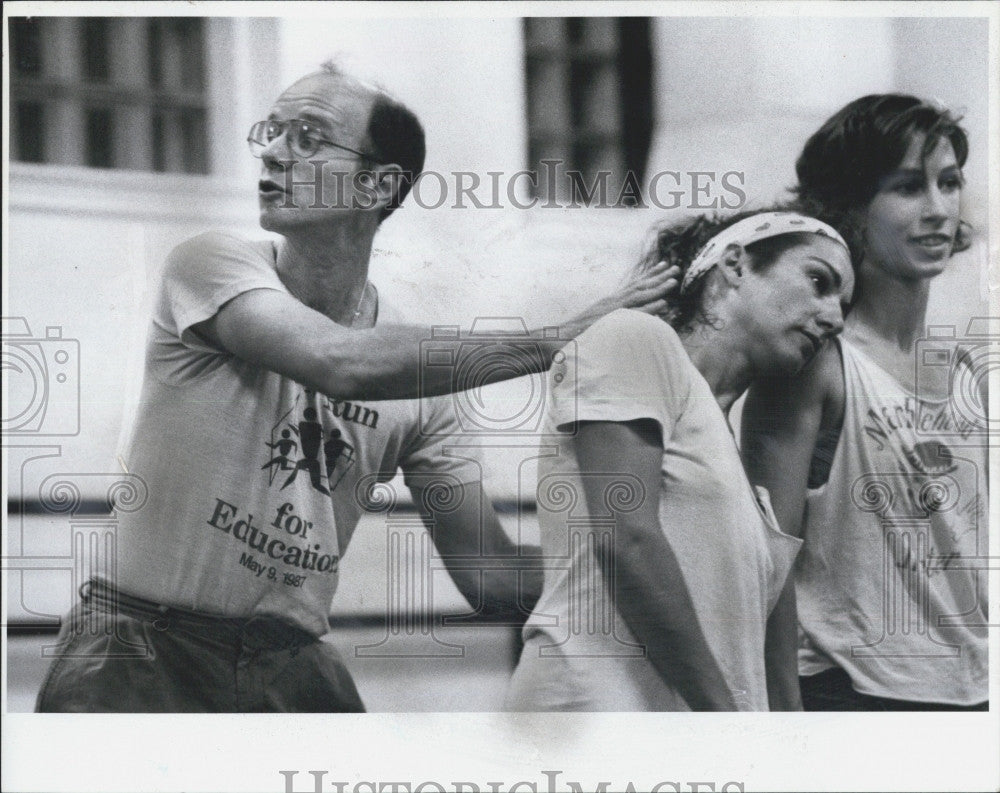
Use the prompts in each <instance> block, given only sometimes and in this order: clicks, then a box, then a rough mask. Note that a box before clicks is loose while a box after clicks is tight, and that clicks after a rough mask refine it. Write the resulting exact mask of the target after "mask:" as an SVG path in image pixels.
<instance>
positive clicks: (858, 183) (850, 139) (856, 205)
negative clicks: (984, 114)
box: [793, 94, 972, 251]
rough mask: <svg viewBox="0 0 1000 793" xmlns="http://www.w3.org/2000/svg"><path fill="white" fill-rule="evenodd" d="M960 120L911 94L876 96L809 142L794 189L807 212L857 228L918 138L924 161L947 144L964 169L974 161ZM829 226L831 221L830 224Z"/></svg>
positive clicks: (840, 114)
mask: <svg viewBox="0 0 1000 793" xmlns="http://www.w3.org/2000/svg"><path fill="white" fill-rule="evenodd" d="M959 121H960V118H959V117H957V116H954V115H952V114H951V113H950V112H949V111H948V110H946V109H944V108H939V107H935V106H934V105H932V104H930V103H928V102H925V101H923V100H921V99H918V98H917V97H915V96H907V95H905V94H871V95H869V96H863V97H861V98H860V99H855V100H854V101H853V102H851V103H849V104H848V105H846V106H844V107H843V108H841V109H840V110H838V111H837V112H836V113H834V114H833V115H832V116H831V117H830V118H829V119H827V121H826V122H825V123H824V124H823V126H821V127H820V128H819V129H818V130H817V131H816V132H815V133H814V134H813V135H812V137H810V138H809V140H808V141H806V145H805V146H804V147H803V149H802V153H801V154H800V155H799V158H798V160H797V161H796V163H795V172H796V175H797V176H798V180H799V183H798V185H796V186H795V187H794V188H793V192H794V193H795V195H796V197H797V205H798V206H799V207H800V208H801V211H803V212H806V213H809V214H816V213H817V212H819V213H820V214H824V215H827V216H828V217H831V218H833V219H834V221H835V222H834V223H833V225H834V226H836V227H837V228H838V229H839V228H840V227H839V226H838V225H837V222H836V221H839V220H840V219H844V218H846V219H848V220H849V221H850V222H851V223H853V224H857V222H858V218H859V217H860V216H861V215H862V214H863V212H864V211H865V210H866V209H867V208H868V205H869V204H870V203H871V201H872V199H873V198H874V197H875V195H876V193H878V191H879V187H880V185H881V184H882V180H883V179H884V178H885V177H886V176H887V175H888V174H890V173H891V172H892V171H894V170H895V169H896V168H897V167H899V164H900V163H901V162H902V161H903V158H904V157H905V156H906V150H907V148H909V145H910V142H911V140H912V139H913V136H914V135H916V134H923V135H924V136H925V140H924V144H923V151H922V154H921V156H922V157H927V156H928V155H929V154H930V153H931V152H932V151H933V150H934V147H935V146H937V144H938V142H939V141H940V140H942V139H945V140H948V141H949V142H950V143H951V145H952V148H953V149H954V150H955V158H956V160H957V161H958V165H959V167H962V166H963V165H965V161H966V159H967V158H968V156H969V139H968V136H967V135H966V133H965V130H964V129H962V127H961V126H959ZM828 222H829V221H828ZM971 231H972V227H971V226H970V225H969V224H968V223H965V222H964V221H962V222H961V223H960V224H959V230H958V233H957V235H956V238H955V245H954V248H953V250H954V251H961V250H965V249H966V248H968V247H969V245H970V236H971Z"/></svg>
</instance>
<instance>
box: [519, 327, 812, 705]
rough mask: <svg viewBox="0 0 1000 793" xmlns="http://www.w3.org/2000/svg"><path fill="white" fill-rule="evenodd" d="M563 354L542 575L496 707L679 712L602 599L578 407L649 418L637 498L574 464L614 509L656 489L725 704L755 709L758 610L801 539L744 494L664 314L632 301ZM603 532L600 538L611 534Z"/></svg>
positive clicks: (760, 636) (763, 690) (759, 700)
mask: <svg viewBox="0 0 1000 793" xmlns="http://www.w3.org/2000/svg"><path fill="white" fill-rule="evenodd" d="M564 352H565V354H566V361H565V362H564V363H561V364H558V363H557V364H556V365H554V366H553V367H552V369H551V370H550V373H549V385H550V389H551V394H552V401H551V405H550V408H549V411H548V415H547V427H546V429H547V431H549V432H552V433H555V432H556V431H557V428H558V430H559V431H563V434H562V435H561V437H560V439H559V442H558V453H557V454H554V455H550V456H543V457H542V458H541V460H540V461H539V482H538V493H537V497H538V514H539V523H540V526H541V532H542V548H543V551H544V553H545V556H546V567H545V587H544V591H543V593H542V598H541V600H540V601H539V603H538V606H537V607H536V609H535V611H534V613H533V614H532V616H531V618H530V619H529V620H528V623H527V624H526V626H525V629H524V640H525V646H524V651H523V653H522V655H521V661H520V664H519V665H518V667H517V670H516V671H515V673H514V677H513V680H512V681H511V685H510V688H509V691H508V697H507V703H506V704H507V707H508V708H509V709H511V710H591V711H608V710H613V711H630V710H660V711H662V710H689V707H688V705H687V703H686V702H685V700H684V699H683V698H682V697H681V695H680V694H679V693H678V692H677V690H676V689H675V688H673V687H672V686H671V684H670V682H669V681H666V680H664V679H663V678H662V677H661V676H660V675H659V673H658V672H657V671H656V669H655V668H654V666H653V665H652V663H650V661H649V660H647V659H646V658H645V655H644V650H643V648H641V647H639V646H638V645H637V642H636V639H635V637H634V636H633V634H632V633H631V631H630V630H629V628H628V626H627V625H626V623H625V621H624V620H623V619H622V617H621V615H619V614H618V613H617V611H616V610H615V607H614V604H613V602H612V600H611V598H610V597H609V594H608V592H607V589H606V586H605V582H604V579H603V576H602V573H601V566H600V564H599V563H598V561H597V559H596V558H595V553H594V549H593V548H591V547H590V542H591V540H590V537H591V535H592V534H593V532H594V527H595V526H599V524H600V521H601V520H602V518H604V517H605V516H600V515H598V516H595V515H591V514H590V513H589V511H588V508H587V503H586V501H585V499H584V497H583V482H582V476H583V474H581V472H580V470H579V466H578V463H577V459H576V455H575V450H574V441H573V437H572V422H574V421H575V420H577V419H579V420H587V421H615V422H624V421H631V420H636V419H654V420H655V421H656V422H657V423H658V424H659V426H660V430H661V433H662V439H663V462H662V466H661V469H660V472H661V477H660V488H659V493H649V494H645V496H643V494H641V493H639V492H638V490H637V488H636V487H635V483H634V482H628V481H625V480H624V479H623V477H622V475H620V474H615V473H614V472H609V473H602V472H587V473H586V475H587V476H598V477H602V478H603V479H602V482H603V484H604V486H605V488H606V490H605V493H606V497H607V500H608V503H609V504H612V505H613V506H614V508H615V509H619V510H624V509H629V508H634V507H636V506H638V504H639V503H641V502H639V501H638V500H637V499H641V498H642V497H653V498H657V499H658V501H659V526H657V527H654V528H655V529H656V530H660V531H662V532H663V533H664V535H665V536H666V537H667V539H668V540H669V542H670V546H671V548H672V549H673V550H674V552H675V553H676V556H677V558H678V561H679V563H680V566H681V569H682V570H683V571H684V576H685V580H686V582H687V587H688V589H689V590H690V591H691V594H692V598H693V600H694V606H695V610H696V613H697V616H698V619H699V622H700V624H701V628H702V631H703V633H704V635H705V637H706V639H707V641H708V645H709V648H710V649H711V651H712V653H713V655H714V656H715V658H716V660H717V662H718V664H719V668H720V669H721V670H722V671H723V674H724V676H725V679H726V681H727V682H728V683H729V685H730V687H731V691H732V694H733V697H734V699H735V701H736V703H737V707H738V708H739V709H740V710H767V709H768V700H767V685H766V679H765V671H764V632H765V627H766V621H767V617H768V615H769V613H770V611H771V609H772V608H773V606H774V603H775V602H776V600H777V597H778V594H779V593H780V591H781V587H782V586H783V584H784V581H785V578H786V576H787V575H788V571H789V569H790V567H791V563H792V560H793V559H794V557H795V554H796V552H797V550H798V547H799V545H800V542H799V541H798V540H796V539H794V538H792V537H789V536H788V535H785V534H782V533H781V532H780V531H779V530H778V529H777V523H776V522H775V521H774V518H773V515H772V514H771V511H770V507H769V504H768V501H767V498H766V493H764V494H762V498H760V499H758V498H757V497H756V496H757V495H761V494H758V493H755V491H754V489H753V488H752V487H751V485H750V483H749V482H748V481H747V478H746V475H745V473H744V471H743V467H742V464H741V462H740V457H739V453H738V450H737V447H736V441H735V439H734V438H733V436H732V433H731V431H730V428H729V426H728V423H727V422H726V419H725V417H724V416H723V414H722V411H721V409H720V408H719V405H718V403H717V402H716V401H715V397H714V396H713V395H712V392H711V390H710V388H709V386H708V383H706V382H705V380H704V378H703V377H702V376H701V374H700V373H699V372H698V370H697V369H696V368H695V367H694V365H693V364H692V363H691V360H690V358H688V356H687V353H686V352H685V350H684V348H683V346H682V345H681V342H680V339H679V338H678V337H677V334H676V333H675V332H674V331H673V329H672V328H671V327H670V326H669V325H667V324H666V323H665V322H663V321H662V320H660V319H658V318H656V317H651V316H647V315H645V314H641V313H638V312H635V311H627V310H621V311H616V312H614V313H612V314H609V315H608V316H607V317H605V318H603V319H602V320H600V321H599V322H597V323H595V324H594V325H593V327H591V328H590V329H589V330H588V331H586V332H585V333H583V334H582V335H581V336H580V337H579V338H578V339H577V340H576V342H575V343H570V344H569V345H568V346H567V347H566V348H565V350H564ZM574 370H575V372H576V375H575V377H574V376H573V372H574ZM629 505H631V507H630V506H629ZM608 514H609V515H610V514H612V513H611V512H610V511H609V513H608ZM595 521H597V523H595ZM598 536H600V532H598ZM597 542H598V543H600V542H602V540H598V541H597ZM603 542H604V543H605V544H606V546H607V547H610V543H611V537H610V534H607V535H606V536H604V538H603Z"/></svg>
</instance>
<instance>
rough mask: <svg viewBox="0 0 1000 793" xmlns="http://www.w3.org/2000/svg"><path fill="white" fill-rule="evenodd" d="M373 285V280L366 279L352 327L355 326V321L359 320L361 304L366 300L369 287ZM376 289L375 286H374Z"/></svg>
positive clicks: (352, 320)
mask: <svg viewBox="0 0 1000 793" xmlns="http://www.w3.org/2000/svg"><path fill="white" fill-rule="evenodd" d="M369 286H372V283H371V281H367V280H366V281H365V285H364V287H363V288H362V290H361V297H360V298H359V299H358V307H357V308H356V309H354V315H353V316H352V317H351V327H354V323H355V322H357V321H358V317H360V316H361V306H362V304H363V303H364V302H365V295H367V294H368V287H369ZM372 288H373V289H374V288H375V287H374V286H372Z"/></svg>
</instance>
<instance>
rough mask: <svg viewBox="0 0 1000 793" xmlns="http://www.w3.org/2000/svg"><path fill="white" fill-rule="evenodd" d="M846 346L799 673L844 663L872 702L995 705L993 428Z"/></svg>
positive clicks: (804, 607) (802, 563) (812, 514)
mask: <svg viewBox="0 0 1000 793" xmlns="http://www.w3.org/2000/svg"><path fill="white" fill-rule="evenodd" d="M839 344H840V350H841V353H842V358H843V366H844V383H845V393H846V400H845V405H844V423H843V429H842V430H841V433H840V439H839V442H838V444H837V449H836V452H835V455H834V458H833V463H832V467H831V470H830V476H829V479H828V480H827V482H826V484H825V485H823V486H822V487H819V488H818V489H815V490H811V491H810V492H809V494H808V498H807V503H806V515H805V521H804V527H805V535H804V537H805V544H804V546H803V549H802V552H801V554H800V555H799V558H798V560H797V564H796V594H797V598H798V610H799V622H800V628H801V634H800V639H801V647H800V651H799V671H800V673H801V674H803V675H811V674H816V673H818V672H821V671H823V670H825V669H829V668H831V667H833V666H839V667H840V668H842V669H843V670H844V671H846V672H847V673H848V674H849V675H850V677H851V681H852V683H853V685H854V687H855V689H856V690H858V691H859V692H861V693H863V694H869V695H872V696H879V697H888V698H893V699H903V700H913V701H921V702H938V703H949V704H954V705H972V704H976V703H980V702H983V701H985V700H986V699H987V698H988V685H987V673H988V663H987V647H986V640H987V629H986V624H987V622H988V619H987V615H986V603H987V600H986V598H987V592H986V587H987V573H986V567H987V565H986V557H987V555H988V553H987V538H988V526H987V514H988V513H987V505H988V498H987V467H986V466H987V451H988V449H987V438H986V435H985V433H984V432H983V431H982V428H979V427H977V426H975V425H974V424H972V423H970V422H969V421H968V420H964V419H962V418H961V416H960V415H958V414H956V413H955V411H954V410H953V406H952V404H951V402H950V401H949V400H943V401H929V400H924V399H920V398H918V397H917V396H916V395H915V394H912V393H910V392H909V391H907V390H906V389H904V388H903V387H902V386H901V385H900V384H899V383H898V382H897V381H896V380H895V379H894V378H893V377H891V376H890V375H889V374H888V373H887V372H886V371H885V370H883V369H882V368H881V367H879V366H878V365H877V364H876V363H875V362H874V361H872V360H871V359H870V358H868V357H867V356H865V355H864V353H862V352H861V351H860V350H858V349H857V348H856V347H853V346H851V344H850V343H849V342H847V341H845V340H843V339H841V340H840V341H839ZM977 568H978V569H977Z"/></svg>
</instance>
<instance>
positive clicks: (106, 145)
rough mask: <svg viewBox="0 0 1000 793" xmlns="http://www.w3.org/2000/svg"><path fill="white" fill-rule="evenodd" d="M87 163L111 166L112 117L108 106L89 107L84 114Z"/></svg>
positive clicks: (100, 166) (112, 145) (101, 166)
mask: <svg viewBox="0 0 1000 793" xmlns="http://www.w3.org/2000/svg"><path fill="white" fill-rule="evenodd" d="M85 117H86V122H85V123H86V127H87V165H90V166H92V167H94V168H113V167H114V164H115V158H114V151H115V148H114V144H115V133H114V118H113V117H112V111H111V110H110V109H109V108H103V107H101V108H90V109H89V110H87V112H86V114H85Z"/></svg>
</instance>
